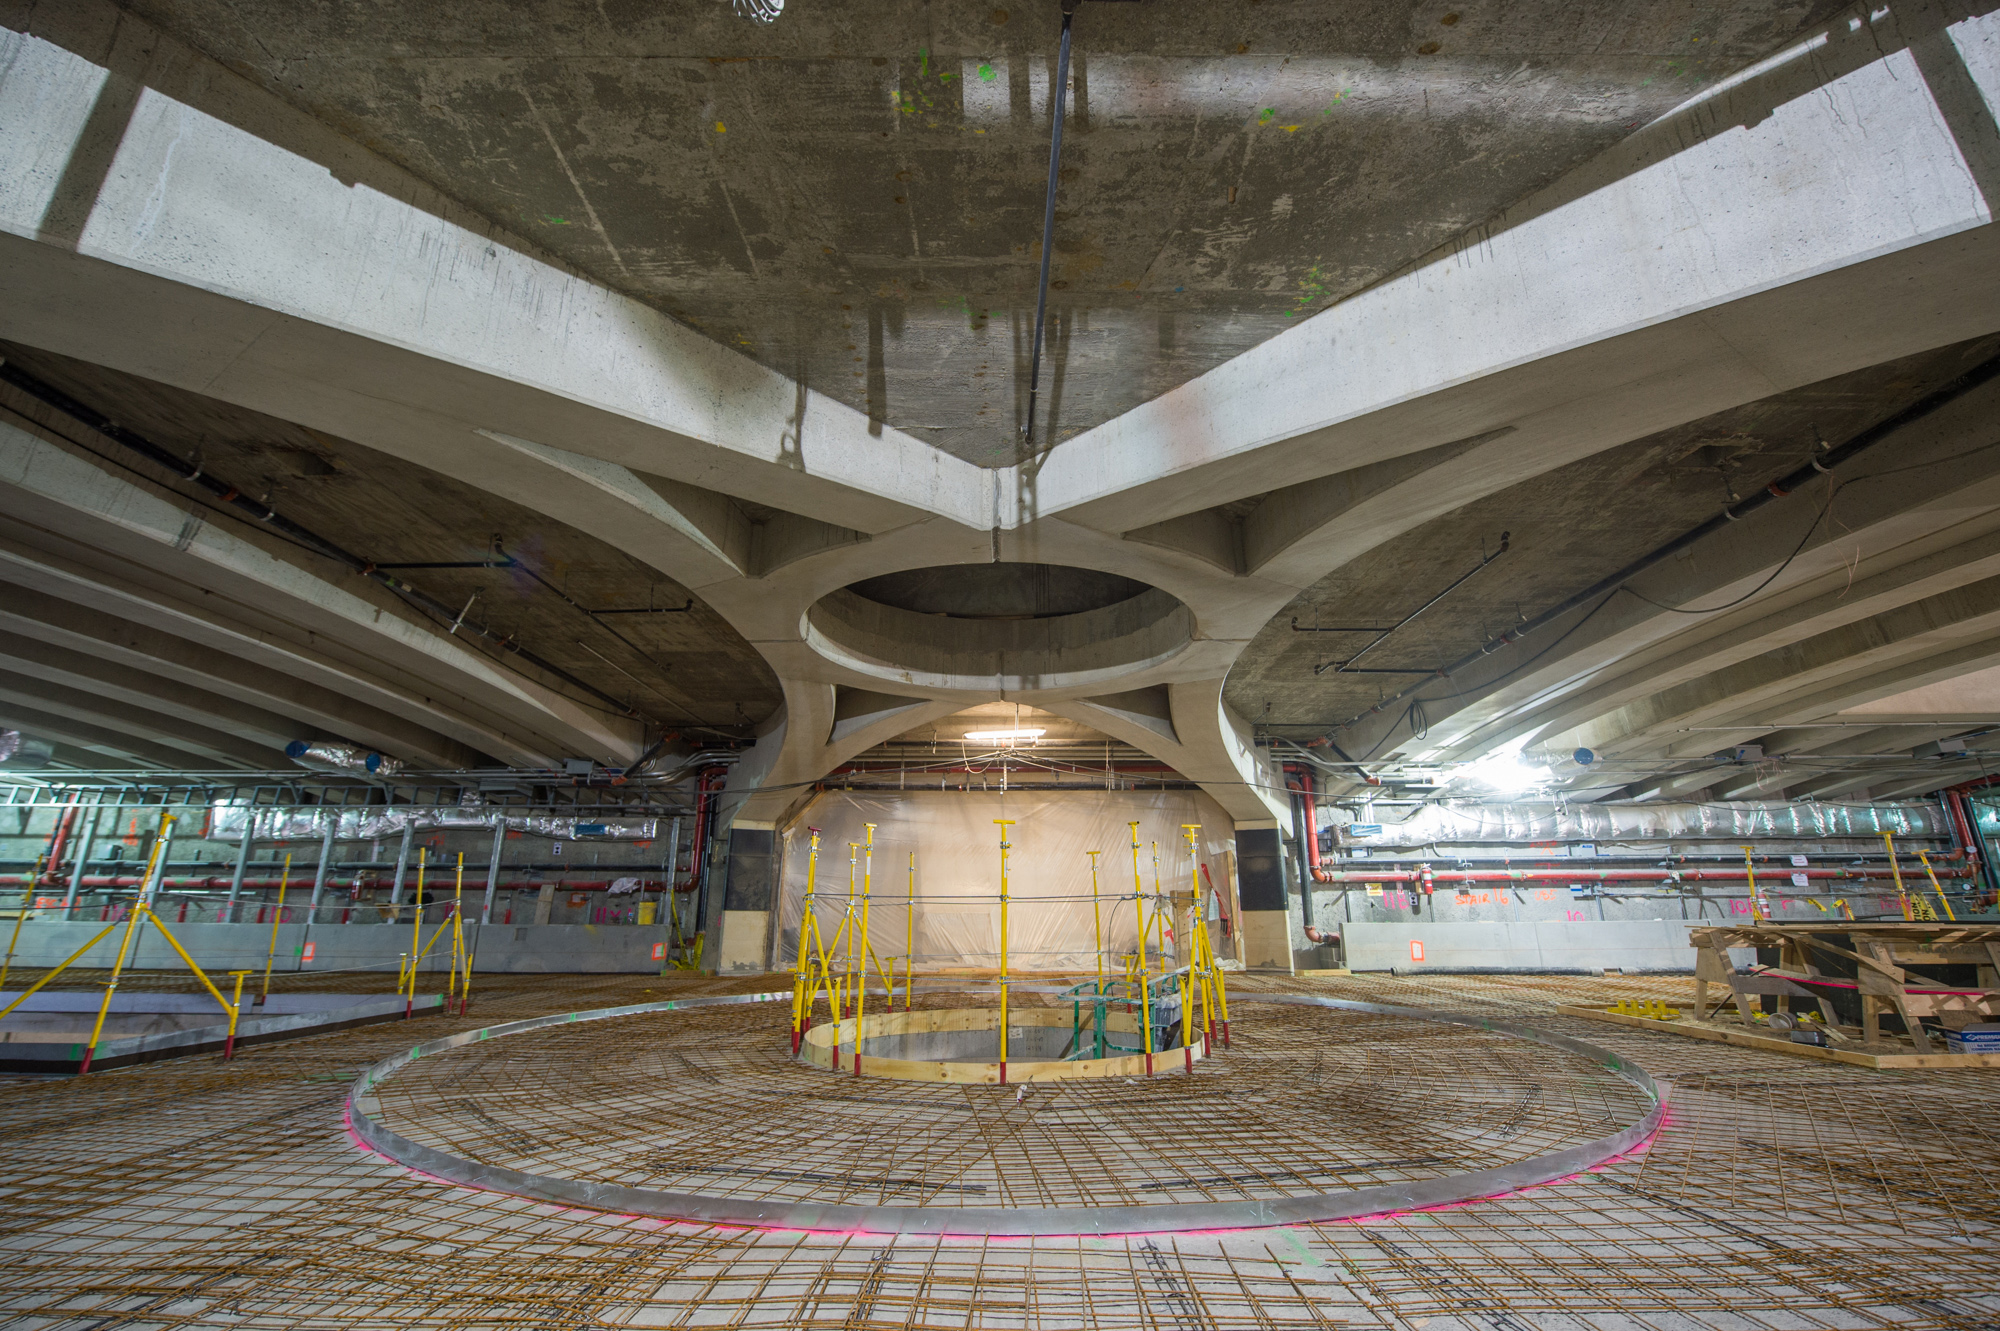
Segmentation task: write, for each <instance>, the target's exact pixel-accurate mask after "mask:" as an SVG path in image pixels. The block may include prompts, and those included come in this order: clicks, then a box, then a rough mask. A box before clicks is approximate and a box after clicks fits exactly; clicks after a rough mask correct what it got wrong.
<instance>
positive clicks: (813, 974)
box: [792, 827, 830, 1057]
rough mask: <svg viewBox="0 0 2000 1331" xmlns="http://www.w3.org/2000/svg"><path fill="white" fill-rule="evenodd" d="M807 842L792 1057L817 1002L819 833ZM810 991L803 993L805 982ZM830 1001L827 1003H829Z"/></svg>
mask: <svg viewBox="0 0 2000 1331" xmlns="http://www.w3.org/2000/svg"><path fill="white" fill-rule="evenodd" d="M806 831H807V832H808V833H810V834H811V837H812V839H811V841H810V842H808V844H807V846H806V910H805V917H804V918H803V919H802V920H800V921H799V947H798V954H797V955H796V956H794V957H793V958H792V1054H793V1056H794V1057H796V1056H797V1055H798V1052H799V1042H800V1041H801V1040H803V1039H804V1038H805V1028H806V1027H807V1026H808V1025H810V1024H811V1022H812V1005H813V1003H814V1002H815V1001H816V1000H817V999H818V998H819V971H818V970H817V969H815V968H814V965H813V963H814V960H815V959H816V958H817V956H818V950H819V945H820V936H819V916H818V910H819V907H818V905H817V903H816V901H815V898H816V896H817V894H818V893H817V889H818V878H819V829H818V828H817V827H808V828H807V829H806ZM808 981H811V985H812V987H811V988H810V989H807V987H806V985H807V982H808ZM829 1001H830V1000H829Z"/></svg>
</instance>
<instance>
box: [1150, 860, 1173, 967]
mask: <svg viewBox="0 0 2000 1331" xmlns="http://www.w3.org/2000/svg"><path fill="white" fill-rule="evenodd" d="M1146 844H1147V845H1148V846H1149V847H1151V849H1152V854H1153V924H1154V926H1155V927H1156V928H1158V929H1159V931H1160V974H1162V975H1165V974H1166V973H1167V970H1168V967H1167V913H1166V912H1165V911H1164V910H1162V909H1161V908H1160V843H1159V842H1157V841H1149V842H1147V843H1146ZM1174 941H1175V944H1176V946H1175V949H1174V960H1175V961H1179V960H1180V948H1179V946H1178V944H1179V942H1180V940H1179V939H1175V940H1174Z"/></svg>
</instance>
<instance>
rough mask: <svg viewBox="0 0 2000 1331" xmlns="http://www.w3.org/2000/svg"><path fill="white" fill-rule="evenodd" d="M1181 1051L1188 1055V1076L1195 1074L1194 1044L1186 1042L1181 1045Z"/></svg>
mask: <svg viewBox="0 0 2000 1331" xmlns="http://www.w3.org/2000/svg"><path fill="white" fill-rule="evenodd" d="M1181 1052H1182V1053H1184V1054H1186V1055H1187V1070H1188V1076H1190V1077H1192V1076H1193V1075H1194V1046H1193V1045H1191V1044H1184V1045H1182V1046H1181Z"/></svg>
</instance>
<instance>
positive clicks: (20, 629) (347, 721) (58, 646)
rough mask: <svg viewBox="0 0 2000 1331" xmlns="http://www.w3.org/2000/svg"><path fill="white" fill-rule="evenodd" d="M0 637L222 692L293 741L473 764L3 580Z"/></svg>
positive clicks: (329, 700) (375, 721)
mask: <svg viewBox="0 0 2000 1331" xmlns="http://www.w3.org/2000/svg"><path fill="white" fill-rule="evenodd" d="M4 567H5V565H4V561H0V569H4ZM0 634H5V635H6V636H7V637H8V639H9V642H8V650H9V651H10V652H12V653H14V654H16V656H17V658H18V657H20V656H21V655H22V654H24V653H29V652H33V651H34V650H35V649H36V646H37V645H40V646H42V647H44V648H46V650H47V651H50V652H60V653H65V654H66V658H65V659H67V658H79V657H80V658H82V659H84V660H86V661H95V662H102V663H103V664H104V665H105V666H106V667H107V668H112V667H115V668H121V669H131V670H134V671H136V672H138V673H140V674H143V675H146V676H150V677H152V678H156V679H158V680H160V681H162V687H163V689H166V690H172V689H176V688H190V689H193V690H194V691H195V692H197V693H208V692H210V691H211V690H214V691H226V692H227V694H228V695H229V696H230V697H233V698H240V699H243V700H245V702H246V703H248V704H251V705H254V706H256V707H258V708H260V709H264V710H268V711H269V712H270V713H272V714H274V715H282V716H285V717H289V718H291V719H292V720H293V721H294V722H295V723H296V725H295V731H294V733H293V734H292V735H291V736H290V737H289V738H291V739H305V738H311V737H313V736H315V735H340V736H345V737H346V738H348V739H350V740H352V741H354V742H355V743H357V744H365V745H367V746H368V747H370V748H373V749H378V750H380V751H381V752H383V753H388V754H392V755H394V756H397V757H401V758H404V759H406V760H409V761H412V762H415V763H418V764H420V765H423V766H427V767H441V768H443V767H467V766H472V765H474V758H475V754H474V751H473V750H472V749H470V748H468V747H466V746H465V745H462V744H459V743H457V742H455V741H453V740H449V739H446V738H445V737H444V736H442V735H439V734H437V733H436V732H435V731H432V730H428V729H425V728H423V727H420V726H415V725H412V724H410V723H409V722H408V721H406V720H404V719H403V718H402V717H399V716H395V715H392V714H391V713H389V712H386V711H384V710H382V709H380V708H377V707H372V706H369V705H368V704H366V703H362V702H357V701H356V700H354V699H353V698H350V697H347V696H346V695H344V694H340V693H336V692H334V691H333V690H331V689H327V688H323V687H321V686H319V685H317V684H313V683H310V682H308V681H306V680H303V679H300V678H298V677H296V676H294V675H291V674H288V673H286V672H284V671H281V670H278V669H276V668H273V667H271V666H268V665H260V664H257V663H255V662H252V661H248V660H245V659H243V658H242V657H239V656H235V655H232V654H231V653H229V652H227V651H223V650H221V649H219V648H216V647H212V646H208V645H206V644H203V643H199V642H195V641H192V640H190V639H188V638H183V637H178V636H176V635H174V634H172V633H168V632H164V631H162V630H160V629H157V628H153V627H150V626H148V625H144V624H139V623H135V622H133V621H131V620H127V619H121V618H119V617H117V616H115V615H111V614H107V613H103V612H101V611H98V610H96V609H93V608H92V607H90V606H87V605H82V604H78V603H76V602H73V601H70V600H66V599H63V598H60V597H57V596H52V595H48V594H45V593H42V592H37V591H33V590H31V589H29V588H26V587H19V586H15V585H12V584H10V583H7V582H5V581H4V580H0ZM169 696H171V695H169Z"/></svg>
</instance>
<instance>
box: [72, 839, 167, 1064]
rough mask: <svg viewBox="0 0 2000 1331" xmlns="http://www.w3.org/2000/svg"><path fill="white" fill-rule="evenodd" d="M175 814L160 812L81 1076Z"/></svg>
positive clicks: (92, 1052) (101, 1028) (94, 1052)
mask: <svg viewBox="0 0 2000 1331" xmlns="http://www.w3.org/2000/svg"><path fill="white" fill-rule="evenodd" d="M174 821H175V820H174V816H173V815H172V814H170V813H163V814H161V815H160V830H159V832H158V834H157V835H155V836H154V837H153V853H152V854H151V855H148V856H147V857H146V872H145V873H144V874H143V875H142V876H141V877H140V879H139V895H138V896H137V897H135V898H134V899H133V901H132V911H131V914H129V915H127V916H126V917H125V936H124V937H123V938H121V939H119V940H118V956H117V957H116V959H114V960H113V961H112V963H111V978H110V979H109V980H106V981H105V982H104V1001H103V1002H102V1003H99V1004H98V1005H97V1022H96V1024H95V1025H93V1026H92V1027H91V1028H90V1043H89V1044H87V1045H85V1046H84V1047H83V1061H82V1062H81V1063H79V1064H78V1065H77V1069H76V1075H77V1076H79V1077H81V1076H82V1075H83V1074H84V1073H86V1072H89V1071H90V1060H91V1059H92V1058H94V1057H96V1055H97V1038H98V1037H99V1036H100V1035H102V1034H104V1018H105V1017H106V1016H107V1015H108V1014H109V1013H110V1011H111V996H112V995H113V994H114V993H116V992H117V990H118V976H119V974H120V973H121V972H123V971H124V969H125V954H126V953H127V952H128V951H130V950H131V947H132V936H133V935H134V934H135V933H137V932H138V929H139V919H140V917H141V916H143V915H144V914H145V913H146V909H145V907H146V889H147V888H148V887H149V886H150V885H151V884H152V881H153V866H154V865H156V864H158V863H159V862H160V856H161V855H163V854H165V853H166V849H167V833H168V832H169V831H170V830H172V828H173V825H174Z"/></svg>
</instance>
